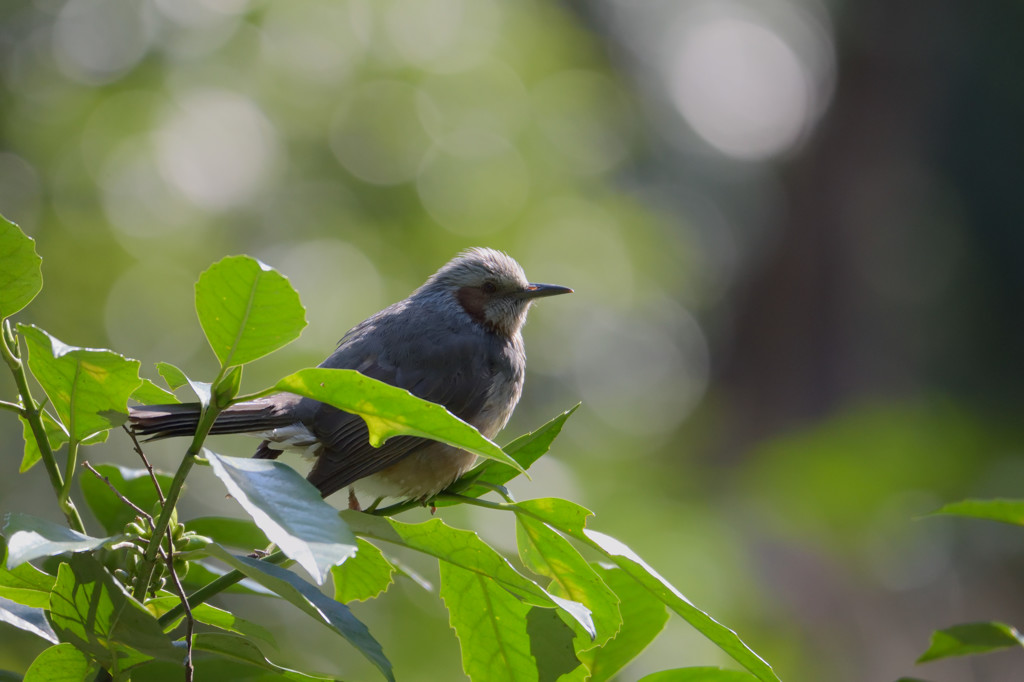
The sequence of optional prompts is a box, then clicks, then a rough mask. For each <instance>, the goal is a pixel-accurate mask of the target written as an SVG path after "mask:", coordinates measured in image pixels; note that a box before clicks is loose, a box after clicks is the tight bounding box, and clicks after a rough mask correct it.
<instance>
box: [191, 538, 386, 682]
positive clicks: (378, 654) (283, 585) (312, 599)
mask: <svg viewBox="0 0 1024 682" xmlns="http://www.w3.org/2000/svg"><path fill="white" fill-rule="evenodd" d="M207 550H208V551H209V553H210V555H211V556H214V557H216V558H217V559H219V560H221V561H223V562H224V563H226V564H228V565H229V566H231V568H234V569H236V570H237V571H239V572H240V573H242V574H243V575H245V576H248V577H249V578H252V579H253V580H254V581H256V582H258V583H259V584H261V585H263V586H264V587H266V588H268V589H270V590H272V591H273V592H274V593H275V594H277V595H279V596H281V597H282V598H284V599H285V600H286V601H288V602H290V603H291V604H293V605H294V606H297V607H298V608H299V609H300V610H301V611H303V612H304V613H306V614H307V615H309V616H312V617H313V619H314V620H316V621H319V622H320V623H323V624H324V625H326V626H327V627H329V628H330V629H332V630H334V631H335V632H336V633H338V634H339V635H341V636H342V637H344V638H345V639H346V640H348V642H349V643H350V644H352V646H354V647H355V648H356V649H358V650H359V652H360V653H361V654H363V656H366V658H367V659H369V661H370V662H371V663H373V664H374V665H375V666H377V668H378V669H379V670H380V671H381V672H382V673H383V674H384V677H385V678H387V679H388V680H389V681H390V682H394V680H395V677H394V673H393V672H392V670H391V662H390V661H388V659H387V658H386V657H385V656H384V652H383V650H381V648H380V644H379V643H378V642H377V640H375V639H374V638H373V635H371V634H370V631H369V630H367V629H366V626H365V625H363V623H362V622H360V621H359V620H358V619H357V618H356V617H355V616H353V615H352V612H351V611H350V610H349V609H348V607H347V606H345V605H344V604H340V603H338V602H336V601H334V600H333V599H330V598H328V597H327V596H325V595H324V594H323V593H321V592H320V590H318V589H317V588H316V587H314V586H313V585H311V584H310V583H308V582H306V581H305V580H303V579H302V578H300V577H299V576H297V575H295V574H294V573H292V572H291V571H289V570H287V569H284V568H281V567H280V566H275V565H274V564H268V563H267V562H265V561H257V560H256V559H250V558H248V557H242V556H235V555H233V554H231V553H230V552H228V551H227V550H225V549H224V548H223V547H221V546H220V545H216V544H213V545H210V546H209V547H207Z"/></svg>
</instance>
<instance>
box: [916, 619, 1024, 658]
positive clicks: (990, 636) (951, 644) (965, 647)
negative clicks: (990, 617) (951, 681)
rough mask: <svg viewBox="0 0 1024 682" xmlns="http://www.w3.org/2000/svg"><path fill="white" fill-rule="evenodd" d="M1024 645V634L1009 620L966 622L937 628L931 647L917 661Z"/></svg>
mask: <svg viewBox="0 0 1024 682" xmlns="http://www.w3.org/2000/svg"><path fill="white" fill-rule="evenodd" d="M1022 645H1024V638H1022V637H1021V635H1020V633H1019V632H1017V629H1016V628H1014V627H1011V626H1009V625H1006V624H1005V623H995V622H991V623H963V624H961V625H954V626H953V627H949V628H946V629H945V630H936V631H935V632H933V633H932V641H931V645H930V646H929V647H928V651H926V652H924V653H923V654H921V658H919V659H917V662H918V663H926V662H927V661H935V660H938V659H940V658H949V657H950V656H966V655H968V654H984V653H988V652H990V651H998V650H1000V649H1006V648H1009V647H1020V646H1022Z"/></svg>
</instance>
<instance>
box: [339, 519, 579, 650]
mask: <svg viewBox="0 0 1024 682" xmlns="http://www.w3.org/2000/svg"><path fill="white" fill-rule="evenodd" d="M341 516H342V518H344V519H345V520H346V521H347V522H348V524H349V527H350V528H351V529H352V531H353V532H354V533H356V534H357V535H362V536H365V537H371V538H375V539H377V540H383V541H385V542H391V543H393V544H397V545H402V546H404V547H408V548H410V549H413V550H416V551H417V552H423V553H424V554H429V555H431V556H434V557H437V558H438V559H441V560H442V561H446V562H448V563H450V564H453V565H455V566H458V567H460V568H464V569H466V570H467V571H470V572H472V573H477V574H479V575H482V576H484V577H486V578H489V579H490V580H494V581H495V582H496V583H498V584H499V585H500V586H501V587H503V588H505V589H506V590H508V591H509V592H511V593H512V594H513V595H514V596H516V597H518V598H519V599H521V600H523V601H525V602H527V603H529V604H533V605H535V606H544V607H548V608H550V607H552V606H558V607H559V608H561V609H562V610H563V611H565V612H566V613H568V614H569V615H570V616H572V617H573V619H574V620H576V622H577V623H579V624H580V625H581V626H582V627H583V628H584V630H585V631H587V632H588V633H590V634H591V635H593V634H594V624H593V621H592V620H591V618H590V612H589V610H588V609H587V608H586V607H584V606H583V605H582V604H579V603H577V602H574V601H570V600H567V599H562V598H560V597H557V596H555V595H552V594H549V593H548V592H547V591H546V590H545V589H544V588H542V587H541V586H540V585H538V584H537V583H535V582H533V581H532V580H530V579H528V578H525V577H524V576H523V575H521V574H520V573H519V572H518V571H516V569H514V568H512V565H511V564H510V563H509V562H508V560H506V559H505V557H503V556H501V554H499V553H498V552H496V551H495V550H494V549H492V548H491V546H490V545H488V544H487V543H486V542H484V541H483V540H481V539H480V536H478V535H477V534H476V533H473V532H471V531H468V530H459V529H458V528H452V527H451V526H449V525H446V524H445V523H444V522H443V521H442V520H441V519H430V520H429V521H425V522H423V523H402V522H401V521H396V520H394V519H389V518H383V517H380V516H371V515H369V514H363V513H361V512H355V511H351V510H345V511H342V512H341Z"/></svg>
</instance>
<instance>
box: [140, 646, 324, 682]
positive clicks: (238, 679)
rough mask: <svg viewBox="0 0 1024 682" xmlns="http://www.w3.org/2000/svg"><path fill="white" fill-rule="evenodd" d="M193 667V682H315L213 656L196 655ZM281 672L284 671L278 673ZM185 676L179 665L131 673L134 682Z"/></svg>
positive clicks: (174, 681)
mask: <svg viewBox="0 0 1024 682" xmlns="http://www.w3.org/2000/svg"><path fill="white" fill-rule="evenodd" d="M195 654H196V655H195V657H194V658H193V661H192V664H193V666H194V667H195V678H194V679H195V680H197V682H208V681H209V680H224V681H225V682H277V681H278V680H281V679H285V680H310V679H318V678H315V677H310V676H307V675H305V674H304V673H299V672H294V671H288V672H277V673H274V672H271V671H269V670H267V669H266V668H265V667H263V666H258V665H254V664H252V663H245V662H243V661H241V660H239V659H237V658H223V657H221V656H216V655H214V654H209V653H204V652H202V651H198V650H197V651H196V652H195ZM281 670H282V671H283V670H284V668H282V669H281ZM183 679H184V674H183V672H182V668H181V665H180V664H178V665H174V664H172V663H167V662H164V661H149V662H148V663H144V664H142V665H140V666H139V667H137V668H133V669H132V680H133V682H182V680H183Z"/></svg>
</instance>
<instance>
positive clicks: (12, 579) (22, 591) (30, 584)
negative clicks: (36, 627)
mask: <svg viewBox="0 0 1024 682" xmlns="http://www.w3.org/2000/svg"><path fill="white" fill-rule="evenodd" d="M6 565H7V541H6V540H5V539H4V538H3V537H0V597H3V598H4V599H9V600H11V601H13V602H15V603H17V604H21V605H22V606H29V607H32V608H44V607H46V606H47V605H49V603H50V590H51V589H53V583H54V581H55V580H56V579H55V578H54V577H53V576H52V575H47V574H46V573H43V572H42V571H40V570H39V569H38V568H36V567H35V566H33V565H32V564H29V563H24V564H21V565H19V566H16V567H14V568H13V569H11V570H7V568H5V566H6Z"/></svg>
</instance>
